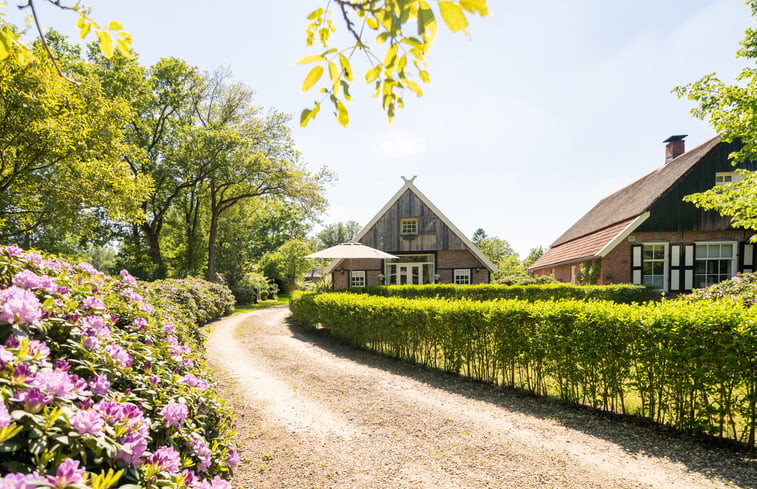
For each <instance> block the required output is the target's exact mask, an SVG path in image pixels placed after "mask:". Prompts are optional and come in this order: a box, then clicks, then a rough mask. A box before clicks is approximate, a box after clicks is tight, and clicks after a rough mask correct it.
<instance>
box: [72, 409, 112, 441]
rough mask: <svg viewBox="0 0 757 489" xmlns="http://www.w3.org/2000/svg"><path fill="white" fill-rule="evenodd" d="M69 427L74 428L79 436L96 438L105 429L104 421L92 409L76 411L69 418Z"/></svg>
mask: <svg viewBox="0 0 757 489" xmlns="http://www.w3.org/2000/svg"><path fill="white" fill-rule="evenodd" d="M71 426H73V427H74V429H75V430H76V431H78V432H79V434H80V435H83V434H85V433H88V434H90V435H94V436H97V435H99V434H100V433H102V431H103V429H105V420H104V419H103V417H102V416H101V415H100V413H98V412H97V411H95V410H94V409H87V410H82V411H77V412H76V414H74V415H73V417H72V418H71Z"/></svg>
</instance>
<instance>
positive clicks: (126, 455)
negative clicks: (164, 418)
mask: <svg viewBox="0 0 757 489" xmlns="http://www.w3.org/2000/svg"><path fill="white" fill-rule="evenodd" d="M119 443H120V444H121V445H122V446H123V447H124V448H125V450H119V452H118V453H117V454H116V460H123V461H124V462H126V463H127V464H131V465H134V466H137V465H139V464H140V463H141V461H142V456H143V455H144V453H145V450H147V437H146V436H144V435H141V434H140V433H130V434H128V435H126V436H125V437H123V438H121V439H120V440H119Z"/></svg>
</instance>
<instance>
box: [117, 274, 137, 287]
mask: <svg viewBox="0 0 757 489" xmlns="http://www.w3.org/2000/svg"><path fill="white" fill-rule="evenodd" d="M120 275H121V281H122V282H123V283H124V284H126V285H137V279H136V278H134V277H132V276H131V274H130V273H129V271H128V270H121V273H120Z"/></svg>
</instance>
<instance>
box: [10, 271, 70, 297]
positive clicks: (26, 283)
mask: <svg viewBox="0 0 757 489" xmlns="http://www.w3.org/2000/svg"><path fill="white" fill-rule="evenodd" d="M13 285H15V286H17V287H21V288H24V289H41V290H44V291H45V292H48V293H51V294H52V293H54V292H59V291H58V287H57V286H56V285H55V282H54V281H53V279H51V278H50V277H48V276H47V275H42V276H39V275H37V274H36V273H34V272H32V271H31V270H22V271H20V272H18V273H17V274H16V275H14V276H13Z"/></svg>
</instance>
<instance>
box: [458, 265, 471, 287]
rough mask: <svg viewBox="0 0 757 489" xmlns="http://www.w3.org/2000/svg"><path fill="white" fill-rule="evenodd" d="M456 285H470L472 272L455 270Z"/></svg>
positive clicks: (465, 269)
mask: <svg viewBox="0 0 757 489" xmlns="http://www.w3.org/2000/svg"><path fill="white" fill-rule="evenodd" d="M454 278H455V285H470V270H469V269H467V268H464V269H455V275H454Z"/></svg>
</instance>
